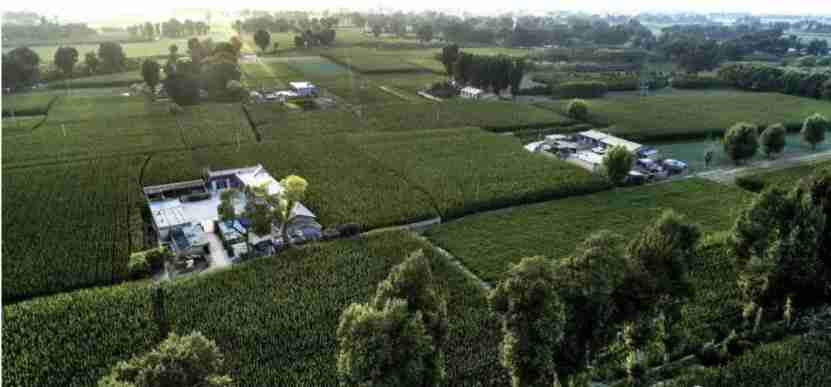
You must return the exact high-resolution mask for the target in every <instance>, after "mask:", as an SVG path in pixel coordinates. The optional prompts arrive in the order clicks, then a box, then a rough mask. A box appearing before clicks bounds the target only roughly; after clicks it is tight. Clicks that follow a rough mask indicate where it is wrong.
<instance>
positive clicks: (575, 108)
mask: <svg viewBox="0 0 831 387" xmlns="http://www.w3.org/2000/svg"><path fill="white" fill-rule="evenodd" d="M566 114H568V116H569V117H571V118H574V119H575V120H581V121H585V120H586V119H587V118H589V105H588V104H587V103H586V101H584V100H582V99H573V100H571V102H569V103H568V106H567V107H566Z"/></svg>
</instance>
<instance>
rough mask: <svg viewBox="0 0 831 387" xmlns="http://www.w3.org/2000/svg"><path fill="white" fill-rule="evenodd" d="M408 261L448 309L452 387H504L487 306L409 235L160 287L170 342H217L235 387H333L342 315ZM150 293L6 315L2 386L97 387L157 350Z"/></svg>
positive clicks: (82, 297)
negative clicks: (417, 259)
mask: <svg viewBox="0 0 831 387" xmlns="http://www.w3.org/2000/svg"><path fill="white" fill-rule="evenodd" d="M416 249H424V251H425V253H426V255H427V257H428V258H429V259H430V260H431V262H432V267H433V272H434V276H435V278H436V281H437V283H438V285H439V288H440V291H441V293H443V294H445V295H446V297H447V299H448V315H449V323H450V324H449V333H448V341H447V343H446V346H445V348H446V351H447V352H446V353H447V366H448V368H447V374H448V379H449V380H448V383H449V385H482V386H491V385H493V386H497V385H505V384H506V383H507V380H506V379H507V378H506V376H507V374H506V373H505V371H504V370H503V369H502V368H501V367H500V366H499V364H498V342H499V339H500V335H499V333H498V332H499V328H498V324H497V322H496V321H495V320H494V319H492V317H491V315H490V313H489V312H488V309H487V300H486V298H485V295H484V294H483V293H482V292H481V290H480V289H479V288H478V287H477V285H476V284H475V283H473V282H472V281H471V280H470V279H468V278H467V277H465V276H464V275H463V274H461V273H460V272H458V271H457V269H456V268H455V267H453V266H452V265H450V264H448V263H447V262H446V261H445V260H443V259H442V258H440V257H438V256H436V255H435V254H434V253H433V251H432V250H430V249H429V246H426V245H424V244H423V243H422V242H420V241H418V240H416V239H414V238H413V237H411V236H409V235H407V234H400V233H387V234H383V235H377V236H374V237H369V238H366V239H357V240H343V241H337V242H333V243H328V244H321V245H317V246H312V247H309V248H307V249H303V250H302V251H301V250H297V251H289V252H286V253H284V254H282V255H280V256H278V257H274V258H264V259H258V260H256V261H253V262H251V263H249V264H247V265H244V266H239V267H235V268H233V269H231V270H226V271H222V272H217V273H215V274H213V275H209V276H201V277H196V278H192V279H189V280H184V281H180V282H177V283H174V284H172V285H170V286H167V287H166V291H167V294H168V296H167V297H166V299H167V302H166V305H167V315H168V317H169V320H170V322H171V330H172V331H173V332H177V333H181V334H184V333H188V332H190V331H191V330H194V329H195V330H199V331H201V332H203V333H204V334H205V335H207V336H208V337H211V338H213V339H215V340H216V341H217V343H218V345H219V347H220V349H221V350H222V351H223V353H224V354H225V357H226V361H227V364H228V365H229V366H230V367H231V369H232V376H233V377H234V378H235V379H236V380H237V381H238V382H239V384H240V385H242V386H255V385H256V386H261V385H335V384H337V381H336V375H335V361H334V353H333V349H334V348H336V339H335V331H336V329H337V324H338V319H339V316H340V312H341V310H343V309H344V308H345V307H346V306H348V305H349V304H350V303H352V302H365V301H368V299H369V298H370V297H371V295H372V294H373V293H374V291H375V288H376V286H377V283H378V282H379V281H381V280H382V279H384V278H385V277H386V276H387V273H388V272H389V270H390V268H391V267H392V266H393V265H395V264H397V263H399V262H400V261H401V260H402V259H403V258H404V257H405V256H406V255H407V254H409V253H410V252H411V251H413V250H416ZM345 279H348V280H345ZM150 291H151V288H150V287H149V286H144V285H141V286H117V287H111V288H101V289H92V290H84V291H80V292H75V293H69V294H64V295H59V296H55V297H49V298H43V299H37V300H32V301H29V302H24V303H20V304H17V305H11V306H5V307H4V309H3V312H4V329H3V341H4V355H6V362H5V363H4V371H5V373H4V377H5V378H4V384H6V385H8V386H24V385H38V386H44V387H48V386H88V385H92V384H94V383H95V381H96V380H97V379H98V378H99V377H100V376H101V375H102V374H104V373H105V372H106V370H107V368H108V367H109V366H111V365H112V364H114V363H115V362H117V361H118V360H125V359H127V358H129V357H130V356H131V355H132V354H135V353H140V352H143V351H145V350H147V349H148V348H149V347H151V346H152V344H153V343H155V342H158V340H159V338H158V334H157V333H156V332H155V329H154V328H155V325H154V324H153V322H152V321H153V320H152V319H151V314H150ZM205 316H214V317H215V318H205ZM95 335H98V336H95ZM93 337H95V339H94V340H93V339H91V338H93ZM32 343H45V344H44V345H32ZM289 352H290V353H292V354H294V356H285V354H286V353H289Z"/></svg>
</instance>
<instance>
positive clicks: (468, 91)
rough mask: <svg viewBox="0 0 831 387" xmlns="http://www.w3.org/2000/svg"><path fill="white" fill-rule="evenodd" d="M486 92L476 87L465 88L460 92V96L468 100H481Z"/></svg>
mask: <svg viewBox="0 0 831 387" xmlns="http://www.w3.org/2000/svg"><path fill="white" fill-rule="evenodd" d="M484 93H485V92H484V91H482V89H477V88H475V87H470V86H467V87H463V88H462V90H461V91H460V92H459V95H460V96H461V97H462V98H466V99H479V98H481V97H482V95H483V94H484Z"/></svg>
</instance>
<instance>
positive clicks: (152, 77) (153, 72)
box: [141, 59, 161, 94]
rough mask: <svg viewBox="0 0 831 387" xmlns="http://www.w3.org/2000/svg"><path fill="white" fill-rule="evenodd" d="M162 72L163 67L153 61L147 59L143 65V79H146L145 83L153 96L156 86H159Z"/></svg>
mask: <svg viewBox="0 0 831 387" xmlns="http://www.w3.org/2000/svg"><path fill="white" fill-rule="evenodd" d="M160 70H161V66H159V63H158V62H156V61H155V60H153V59H145V60H144V62H142V63H141V77H142V78H143V79H144V83H146V84H147V86H149V87H150V90H151V93H153V94H155V91H156V85H158V84H159V80H160V79H161V75H160V74H159V71H160Z"/></svg>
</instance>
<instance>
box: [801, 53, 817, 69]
mask: <svg viewBox="0 0 831 387" xmlns="http://www.w3.org/2000/svg"><path fill="white" fill-rule="evenodd" d="M816 65H817V57H815V56H806V57H804V58H802V59H800V60H799V67H814V66H816Z"/></svg>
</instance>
